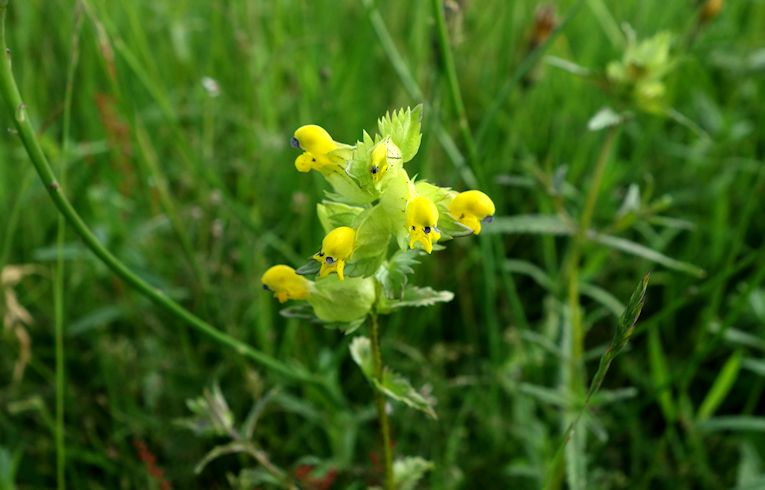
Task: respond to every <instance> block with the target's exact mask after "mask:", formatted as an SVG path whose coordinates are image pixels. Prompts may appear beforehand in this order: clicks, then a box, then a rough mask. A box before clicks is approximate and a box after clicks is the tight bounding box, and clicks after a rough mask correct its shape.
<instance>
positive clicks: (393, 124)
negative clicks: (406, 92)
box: [377, 104, 422, 163]
mask: <svg viewBox="0 0 765 490" xmlns="http://www.w3.org/2000/svg"><path fill="white" fill-rule="evenodd" d="M421 122H422V104H419V105H417V106H416V107H415V108H414V109H411V108H409V107H407V108H406V110H404V109H399V110H398V111H392V112H387V113H386V114H385V115H384V116H383V117H381V118H380V119H379V120H378V121H377V127H378V129H379V131H380V134H381V135H382V137H383V138H386V137H390V139H391V140H392V141H393V143H394V144H395V145H396V146H397V147H398V148H399V149H400V150H401V157H402V160H403V161H404V163H406V162H408V161H409V160H411V159H412V158H414V156H415V155H416V154H417V150H419V149H420V141H421V139H422V133H421V132H420V124H421Z"/></svg>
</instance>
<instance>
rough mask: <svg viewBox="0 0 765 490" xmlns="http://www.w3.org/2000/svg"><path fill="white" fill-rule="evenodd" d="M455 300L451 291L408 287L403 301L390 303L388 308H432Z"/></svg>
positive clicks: (402, 297)
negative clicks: (437, 304)
mask: <svg viewBox="0 0 765 490" xmlns="http://www.w3.org/2000/svg"><path fill="white" fill-rule="evenodd" d="M452 299H454V293H452V292H451V291H436V290H435V289H433V288H430V287H425V288H420V287H415V286H412V287H408V288H406V289H405V290H404V294H403V295H402V296H401V299H396V300H392V301H389V302H388V304H387V306H388V307H389V308H391V309H393V308H405V307H408V306H431V305H434V304H436V303H448V302H449V301H451V300H452Z"/></svg>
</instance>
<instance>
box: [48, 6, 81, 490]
mask: <svg viewBox="0 0 765 490" xmlns="http://www.w3.org/2000/svg"><path fill="white" fill-rule="evenodd" d="M81 27H82V15H81V12H80V10H79V4H77V6H76V7H75V22H74V32H73V34H72V51H71V59H70V60H69V68H68V69H67V74H66V88H65V91H64V117H63V126H62V130H61V164H60V166H59V181H60V182H61V185H62V186H63V185H66V165H67V161H68V158H69V130H70V127H71V120H72V117H71V116H72V92H73V90H74V74H75V70H76V68H77V61H78V59H79V54H80V28H81ZM65 240H66V220H65V219H64V216H63V215H61V214H59V216H58V230H57V236H56V249H57V253H56V274H55V277H56V279H55V285H54V293H53V304H54V317H55V322H54V336H55V345H56V435H55V437H56V481H57V486H58V489H59V490H64V489H66V439H65V437H64V435H65V432H64V430H65V429H64V427H65V425H64V411H65V408H66V405H65V395H66V357H65V356H66V352H65V350H64V320H65V318H64V315H65V304H64V288H65V284H64V278H65V270H64V253H63V250H64V242H65Z"/></svg>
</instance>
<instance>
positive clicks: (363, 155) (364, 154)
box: [348, 131, 382, 193]
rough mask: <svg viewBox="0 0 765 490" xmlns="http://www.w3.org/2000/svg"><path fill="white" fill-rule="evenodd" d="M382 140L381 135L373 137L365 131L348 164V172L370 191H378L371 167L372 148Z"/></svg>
mask: <svg viewBox="0 0 765 490" xmlns="http://www.w3.org/2000/svg"><path fill="white" fill-rule="evenodd" d="M381 140H382V138H381V137H380V135H376V136H375V137H374V138H372V137H371V136H370V135H369V133H367V132H366V131H364V133H363V136H362V138H361V141H359V142H357V143H356V148H355V150H354V151H353V158H352V159H351V161H350V163H349V164H348V174H349V175H350V176H351V177H352V178H353V179H354V180H356V182H358V183H359V186H361V187H362V188H363V189H365V190H367V191H368V192H370V193H377V190H376V189H375V185H374V181H373V180H372V174H371V173H370V171H369V169H370V167H371V165H372V149H373V148H374V146H375V145H376V144H377V143H379V142H380V141H381Z"/></svg>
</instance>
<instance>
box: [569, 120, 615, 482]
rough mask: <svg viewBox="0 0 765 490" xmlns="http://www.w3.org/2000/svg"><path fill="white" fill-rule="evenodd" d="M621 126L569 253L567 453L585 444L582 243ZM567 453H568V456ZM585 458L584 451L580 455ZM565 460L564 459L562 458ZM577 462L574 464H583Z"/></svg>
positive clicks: (600, 163)
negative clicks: (571, 441) (582, 426)
mask: <svg viewBox="0 0 765 490" xmlns="http://www.w3.org/2000/svg"><path fill="white" fill-rule="evenodd" d="M617 130H618V127H616V126H615V127H612V128H611V129H610V130H609V132H608V135H607V136H606V139H605V141H604V142H603V146H602V147H601V150H600V154H599V155H598V160H597V162H596V164H595V170H594V173H593V175H592V182H590V188H589V191H588V193H587V197H586V199H585V205H584V209H583V210H582V215H581V218H580V220H579V227H578V229H577V233H576V235H575V236H574V239H573V242H572V244H571V249H570V252H569V255H568V262H567V266H566V271H565V274H566V281H567V295H566V296H567V303H568V312H569V325H570V329H571V330H570V331H569V332H568V335H564V338H567V339H568V342H569V344H570V345H569V347H570V352H569V359H568V361H567V362H566V363H565V364H564V365H563V366H562V370H563V371H562V372H563V382H564V384H565V385H566V389H567V391H568V395H569V399H570V400H571V401H572V402H571V404H570V405H569V406H568V407H567V408H566V412H565V417H564V420H563V427H569V429H567V432H568V431H573V435H572V434H569V435H571V436H572V437H574V438H576V439H577V441H574V444H573V445H572V446H567V455H568V454H569V451H583V450H584V447H585V445H586V441H585V438H584V437H585V436H584V433H583V432H581V431H579V430H577V429H575V426H576V424H577V422H578V421H579V416H580V415H581V411H579V406H578V405H579V401H578V400H580V399H581V398H583V397H584V391H585V372H584V361H583V357H584V325H583V321H582V309H581V305H580V303H579V266H580V260H581V255H582V247H583V245H584V243H585V241H586V240H587V233H588V231H589V228H590V225H591V223H592V217H593V214H594V212H595V205H596V203H597V201H598V195H599V194H600V186H601V183H602V180H603V173H604V172H605V168H606V165H607V163H608V156H609V155H610V153H611V147H612V146H613V142H614V139H615V137H616V133H617ZM567 457H568V456H567ZM580 457H581V458H584V455H580ZM561 463H562V460H561ZM580 463H581V461H580V462H578V463H574V464H580ZM561 469H562V467H561V466H557V467H556V471H555V472H556V473H558V471H560V470H561ZM580 477H581V480H578V483H577V484H583V483H584V481H585V477H584V476H583V473H582V474H581V475H580Z"/></svg>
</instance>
